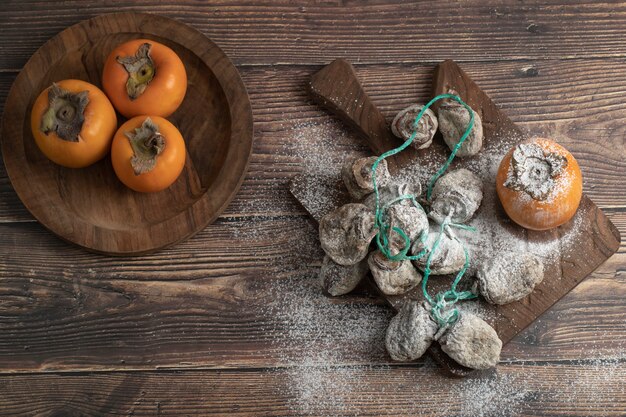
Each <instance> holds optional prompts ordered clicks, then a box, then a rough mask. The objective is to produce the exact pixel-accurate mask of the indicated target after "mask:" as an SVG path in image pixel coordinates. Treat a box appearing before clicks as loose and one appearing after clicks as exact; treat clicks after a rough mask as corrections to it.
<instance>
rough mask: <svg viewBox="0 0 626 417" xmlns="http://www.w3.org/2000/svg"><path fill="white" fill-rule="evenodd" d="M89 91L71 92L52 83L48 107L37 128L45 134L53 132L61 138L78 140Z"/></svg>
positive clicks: (69, 140)
mask: <svg viewBox="0 0 626 417" xmlns="http://www.w3.org/2000/svg"><path fill="white" fill-rule="evenodd" d="M87 104H89V92H88V91H81V92H80V93H72V92H71V91H68V90H64V89H62V88H61V87H59V85H58V84H56V83H52V87H50V90H48V108H47V109H46V111H45V112H44V114H43V115H42V117H41V124H40V126H39V130H41V131H42V132H43V133H45V134H46V135H47V134H49V133H51V132H53V133H56V135H57V136H58V137H59V138H61V139H62V140H65V141H68V142H78V141H79V140H80V135H79V134H80V131H81V129H82V128H83V123H84V121H85V108H86V107H87Z"/></svg>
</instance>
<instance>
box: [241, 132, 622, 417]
mask: <svg viewBox="0 0 626 417" xmlns="http://www.w3.org/2000/svg"><path fill="white" fill-rule="evenodd" d="M292 132H293V134H292V136H293V137H292V139H291V140H290V141H289V143H288V144H286V145H285V150H284V152H285V155H289V156H291V157H293V156H294V155H295V156H296V157H297V159H298V163H300V164H301V167H302V169H303V173H304V174H309V175H311V176H314V175H320V176H325V177H329V178H332V181H335V180H337V179H338V178H339V171H340V168H341V165H342V163H343V162H344V160H345V159H346V158H348V157H355V156H365V155H367V154H368V153H367V151H366V148H365V146H362V145H356V144H355V143H357V140H355V139H354V138H352V137H351V136H352V135H350V134H348V133H346V130H344V129H343V128H342V127H341V125H340V124H338V123H334V122H323V123H322V124H320V125H313V124H301V125H296V126H294V127H293V131H292ZM509 147H510V146H509V145H501V146H500V145H496V146H493V147H489V146H487V147H486V149H485V150H484V151H483V152H481V154H479V155H478V156H476V157H474V158H471V159H469V160H465V161H463V163H462V165H459V166H464V167H466V168H468V169H470V170H471V171H472V172H474V173H476V174H478V175H479V176H480V177H481V178H482V179H483V181H484V183H485V196H484V200H483V204H482V206H481V208H480V209H479V210H478V212H477V214H476V217H475V218H474V219H473V220H472V221H471V224H472V225H473V226H475V227H476V228H477V232H474V233H471V232H461V231H459V234H462V236H463V238H464V239H465V241H466V242H467V243H468V245H469V247H470V250H471V252H472V254H473V256H474V259H475V260H476V261H477V262H478V261H479V260H480V259H481V257H482V259H486V257H491V256H497V254H498V253H499V252H500V251H503V250H528V251H530V252H533V253H536V254H537V255H539V256H541V257H542V258H544V259H551V258H554V257H555V256H556V255H557V254H559V253H560V252H561V251H563V250H567V248H568V246H569V243H568V242H575V241H576V239H580V238H581V236H580V235H579V233H578V231H579V230H580V229H581V227H583V226H584V224H583V222H584V221H585V220H584V216H582V215H581V214H580V213H579V214H578V215H577V216H576V218H575V219H574V220H573V221H572V222H570V224H569V226H567V227H566V228H565V229H564V231H562V236H561V238H560V239H558V238H557V236H554V235H547V236H546V237H545V239H538V238H537V237H536V236H534V237H533V239H531V241H530V242H529V240H528V239H527V238H526V236H525V234H524V233H519V228H517V227H513V225H512V224H510V222H508V221H506V216H504V215H503V214H502V213H500V215H499V216H494V212H496V211H497V210H501V209H499V208H498V204H499V203H498V200H497V196H496V194H495V186H494V184H493V181H494V180H493V179H494V178H495V172H496V170H497V168H498V164H499V161H500V159H501V157H502V156H503V155H504V153H505V152H506V151H508V149H509ZM440 159H441V160H440ZM443 162H444V161H443V158H439V157H435V156H429V155H428V154H425V157H424V158H422V160H420V164H419V165H417V164H416V166H414V167H412V173H411V174H406V173H404V175H405V176H406V178H411V179H414V178H418V179H419V180H420V181H421V183H422V185H426V182H427V180H428V179H429V178H430V176H431V175H432V174H433V173H434V172H435V167H438V166H440V164H442V163H443ZM308 192H309V197H310V199H311V200H317V204H319V205H324V204H332V197H328V196H329V195H330V196H332V193H330V194H329V193H328V183H327V184H326V185H323V186H320V187H319V188H317V187H309V190H308ZM329 202H330V203H329ZM253 211H255V212H256V211H257V210H253ZM257 220H258V219H253V220H251V222H252V221H257ZM268 221H270V220H268ZM270 223H271V221H270ZM253 226H254V225H252V227H250V228H248V227H239V228H236V229H235V230H234V231H233V232H234V233H238V234H248V233H251V234H250V238H251V239H261V238H262V236H260V235H261V234H266V233H269V232H268V231H269V230H271V229H270V227H269V226H267V227H265V228H264V229H261V232H252V231H251V230H257V228H256V227H253ZM239 237H245V236H239ZM289 241H290V242H292V244H290V246H289V248H290V249H289V250H288V253H285V254H283V255H281V256H280V257H275V258H272V259H268V261H267V262H268V265H267V267H268V268H269V269H268V270H269V271H270V273H271V271H274V272H275V273H276V274H281V276H284V278H281V279H274V278H273V277H268V280H269V282H271V283H270V284H267V285H270V293H271V294H270V296H269V297H268V299H269V300H270V302H269V303H268V304H267V305H265V306H264V307H263V308H262V314H263V315H264V316H266V319H265V320H267V322H268V323H273V325H272V327H270V328H266V329H264V331H266V332H269V333H271V334H272V335H273V336H272V337H273V340H274V342H273V344H274V348H273V349H272V350H271V352H272V355H274V356H273V358H272V359H273V360H275V361H276V362H277V363H279V364H280V367H278V368H276V369H273V370H271V371H268V372H271V373H273V374H274V373H275V374H276V376H277V380H278V381H280V383H279V384H280V387H279V388H278V389H279V391H278V392H277V396H280V397H284V396H287V397H288V398H289V402H288V406H289V409H290V411H289V412H288V413H287V415H318V416H335V415H355V416H356V415H413V416H457V417H466V416H467V417H469V416H472V417H491V416H494V417H495V416H521V415H526V414H527V411H528V410H536V409H537V404H541V403H547V404H554V403H555V402H554V401H555V400H554V398H553V396H558V397H559V401H560V403H562V402H563V401H566V402H567V401H571V402H572V403H576V404H580V401H583V404H584V406H585V407H586V409H588V410H589V413H590V414H593V413H595V414H597V415H603V414H602V412H603V411H607V407H609V406H608V405H607V404H611V403H612V402H613V403H614V404H618V405H619V404H622V405H623V400H620V398H622V399H623V395H624V390H625V389H626V388H625V382H624V381H626V369H625V366H624V363H625V361H626V359H625V358H624V356H623V355H624V353H623V352H624V351H626V349H621V353H619V352H618V355H617V357H616V358H612V359H606V360H597V361H592V362H589V361H586V362H585V361H581V362H580V363H574V364H571V365H567V366H565V367H563V368H562V369H564V371H560V372H564V373H565V374H566V375H565V377H566V379H564V380H563V381H558V380H557V381H555V379H554V376H552V379H551V380H550V381H552V382H550V381H548V382H546V381H544V380H543V379H542V377H541V375H542V374H541V373H538V372H539V371H540V370H541V366H537V365H534V364H532V363H529V362H522V363H520V362H515V361H513V362H510V363H507V358H506V352H503V355H504V356H503V358H502V359H503V361H504V363H502V364H501V365H500V366H499V367H498V369H497V370H496V371H493V372H490V373H487V374H480V375H478V376H477V377H474V378H470V379H450V378H448V377H446V376H443V375H442V374H441V373H440V372H439V367H438V365H436V364H434V363H433V362H432V360H431V359H429V358H428V357H424V358H422V359H420V360H419V361H418V362H416V363H415V364H411V365H409V366H406V365H391V363H390V359H389V357H388V355H387V353H386V352H385V347H384V346H385V342H384V339H385V332H386V328H387V325H388V323H389V320H390V319H391V317H392V316H393V312H392V311H391V309H390V308H389V307H387V306H385V305H384V304H383V303H382V302H381V301H380V300H379V299H376V298H370V297H368V296H362V295H361V296H359V295H358V294H362V293H357V295H352V296H347V297H338V298H329V297H327V296H325V295H324V294H323V293H322V290H321V288H320V284H319V279H318V275H317V274H318V270H319V265H320V264H321V259H322V255H323V253H322V251H321V249H320V245H319V241H318V239H317V229H316V227H315V226H314V225H313V223H312V222H310V221H309V220H308V219H306V218H302V223H301V224H300V225H297V226H295V227H294V228H293V230H289ZM263 250H264V248H263V247H260V248H259V251H263ZM459 308H460V309H461V310H465V311H470V312H473V313H474V314H477V315H478V316H480V317H482V318H484V319H486V320H490V319H493V315H494V313H493V310H491V309H489V308H486V307H485V306H484V305H483V304H481V303H474V302H467V303H463V304H461V305H460V306H459ZM624 348H626V346H624ZM600 354H605V352H601V353H599V355H600ZM596 362H597V369H596ZM368 364H376V365H368ZM425 393H428V394H429V395H424V394H425ZM620 401H622V402H621V403H620ZM609 411H614V410H609ZM531 412H532V411H531ZM607 414H608V413H607Z"/></svg>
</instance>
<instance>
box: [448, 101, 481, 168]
mask: <svg viewBox="0 0 626 417" xmlns="http://www.w3.org/2000/svg"><path fill="white" fill-rule="evenodd" d="M472 111H473V110H472ZM473 112H474V126H472V130H471V132H470V134H469V136H468V137H467V139H465V142H463V145H461V147H460V148H459V150H458V152H457V154H456V155H457V156H460V157H465V156H473V155H476V154H477V153H478V152H479V151H480V150H481V148H482V147H483V124H482V120H481V119H480V116H479V115H478V113H476V112H475V111H473ZM437 121H438V122H439V131H440V132H441V135H442V136H443V140H444V141H445V142H446V145H448V147H449V148H450V150H452V149H454V147H455V146H456V144H457V143H459V140H460V139H461V136H463V133H465V130H466V129H467V126H468V125H469V121H470V116H469V112H468V111H467V109H466V108H465V107H463V105H462V104H460V103H458V102H456V101H454V100H446V101H445V102H444V103H443V104H442V105H441V106H439V110H438V111H437Z"/></svg>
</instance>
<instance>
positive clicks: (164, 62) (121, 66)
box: [102, 39, 187, 118]
mask: <svg viewBox="0 0 626 417" xmlns="http://www.w3.org/2000/svg"><path fill="white" fill-rule="evenodd" d="M102 87H103V88H104V91H105V92H106V93H107V95H108V96H109V99H110V100H111V102H112V103H113V106H115V108H116V109H117V111H119V112H120V113H121V114H123V115H124V116H126V117H129V118H130V117H134V116H139V115H145V114H150V115H155V116H161V117H167V116H169V115H170V114H172V113H174V111H176V109H177V108H178V106H180V104H181V103H182V102H183V99H184V98H185V92H186V91H187V73H186V72H185V66H184V65H183V62H182V61H181V60H180V58H179V57H178V55H176V52H174V51H173V50H171V49H170V48H168V47H167V46H165V45H162V44H160V43H158V42H155V41H153V40H149V39H135V40H132V41H129V42H126V43H123V44H121V45H119V46H117V48H115V49H114V50H113V51H112V52H111V53H110V54H109V57H108V58H107V60H106V62H105V64H104V71H103V73H102Z"/></svg>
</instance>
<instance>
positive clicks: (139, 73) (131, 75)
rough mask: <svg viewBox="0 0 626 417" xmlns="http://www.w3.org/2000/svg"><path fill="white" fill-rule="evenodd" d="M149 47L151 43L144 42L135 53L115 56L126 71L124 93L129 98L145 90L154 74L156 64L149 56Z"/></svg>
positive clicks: (135, 96)
mask: <svg viewBox="0 0 626 417" xmlns="http://www.w3.org/2000/svg"><path fill="white" fill-rule="evenodd" d="M150 48H152V45H151V44H149V43H147V42H146V43H143V44H141V46H140V47H139V48H138V49H137V52H135V55H133V56H125V57H119V56H118V57H117V58H116V60H117V62H119V63H120V64H122V66H123V67H124V69H125V70H126V72H127V73H128V80H126V94H128V98H130V99H131V100H135V99H136V98H137V97H139V96H140V95H142V94H143V92H144V91H146V88H147V87H148V84H150V81H152V79H153V78H154V75H155V74H156V66H155V65H154V61H153V60H152V57H151V56H150Z"/></svg>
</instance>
